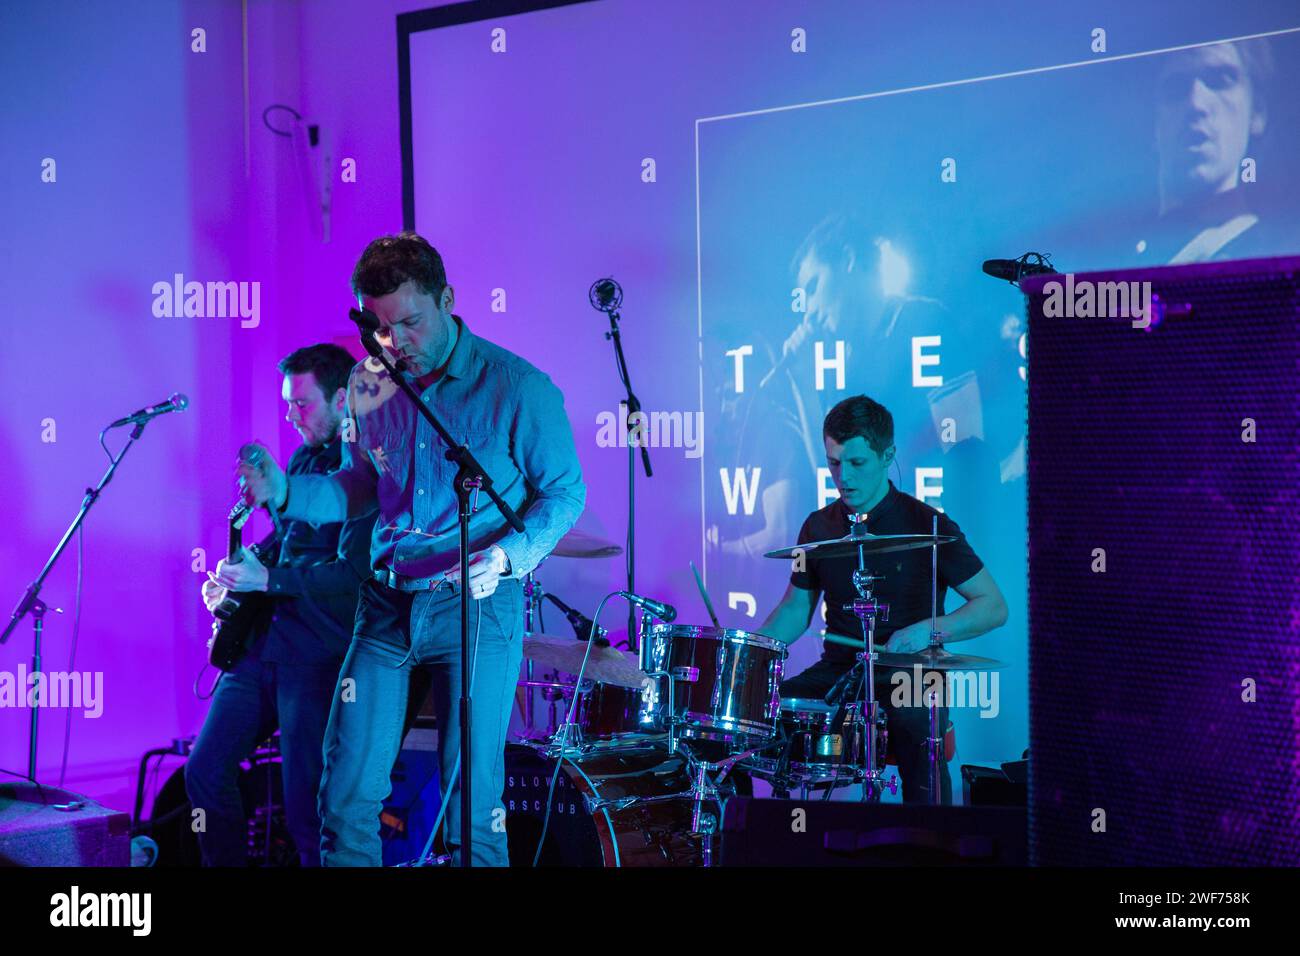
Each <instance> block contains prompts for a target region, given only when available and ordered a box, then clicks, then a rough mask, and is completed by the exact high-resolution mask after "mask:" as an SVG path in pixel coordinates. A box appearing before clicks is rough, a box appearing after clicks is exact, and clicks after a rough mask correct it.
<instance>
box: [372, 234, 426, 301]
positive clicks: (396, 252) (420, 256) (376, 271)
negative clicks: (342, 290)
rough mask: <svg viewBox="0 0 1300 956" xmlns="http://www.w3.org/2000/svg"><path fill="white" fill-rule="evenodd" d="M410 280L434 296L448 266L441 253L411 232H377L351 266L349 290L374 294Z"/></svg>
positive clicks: (374, 296) (387, 291) (390, 289)
mask: <svg viewBox="0 0 1300 956" xmlns="http://www.w3.org/2000/svg"><path fill="white" fill-rule="evenodd" d="M408 281H413V282H415V284H416V286H418V287H419V289H420V291H421V292H424V293H426V294H427V295H431V296H434V297H435V298H436V297H438V296H440V295H442V290H443V289H445V288H446V287H447V270H446V269H445V268H444V267H443V264H442V256H440V255H438V250H437V249H435V248H433V246H431V245H429V240H427V239H425V238H424V237H423V236H420V235H416V234H415V233H414V232H401V233H398V234H397V235H395V236H380V237H379V238H378V239H375V240H374V241H372V242H371V243H370V245H368V246H366V248H365V251H364V252H362V253H361V258H360V259H358V260H357V266H356V268H355V269H353V270H352V292H353V294H354V295H366V296H370V297H372V298H377V297H378V296H381V295H388V294H389V293H390V292H396V291H397V288H398V286H400V285H402V283H404V282H408Z"/></svg>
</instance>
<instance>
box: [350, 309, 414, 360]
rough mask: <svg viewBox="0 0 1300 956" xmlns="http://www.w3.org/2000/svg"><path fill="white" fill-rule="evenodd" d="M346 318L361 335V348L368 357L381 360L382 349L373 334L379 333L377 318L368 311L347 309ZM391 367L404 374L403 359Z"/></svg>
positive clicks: (382, 355)
mask: <svg viewBox="0 0 1300 956" xmlns="http://www.w3.org/2000/svg"><path fill="white" fill-rule="evenodd" d="M348 318H350V319H351V320H352V321H353V323H354V324H355V325H356V327H357V332H359V333H360V335H361V347H362V348H364V349H365V350H366V353H367V354H368V355H371V356H373V357H374V358H377V359H382V358H383V357H384V347H383V346H382V345H380V344H379V340H378V339H377V338H375V333H376V332H378V331H379V316H377V315H375V313H373V312H371V311H370V310H369V309H348ZM393 367H394V368H395V369H397V370H398V371H399V372H405V371H406V361H405V359H400V358H399V359H397V360H396V361H394V362H393Z"/></svg>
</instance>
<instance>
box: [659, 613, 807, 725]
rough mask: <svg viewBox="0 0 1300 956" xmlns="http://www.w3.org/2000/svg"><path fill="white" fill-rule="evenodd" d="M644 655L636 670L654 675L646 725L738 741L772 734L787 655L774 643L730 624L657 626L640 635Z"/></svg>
mask: <svg viewBox="0 0 1300 956" xmlns="http://www.w3.org/2000/svg"><path fill="white" fill-rule="evenodd" d="M642 654H643V656H642V669H643V670H645V671H646V672H647V673H649V674H650V675H651V676H652V677H653V678H654V680H655V685H654V686H653V687H652V688H651V689H650V691H649V692H648V693H647V695H646V699H645V703H644V705H643V706H644V710H643V714H642V721H641V722H642V724H643V725H644V726H654V727H656V728H659V729H661V730H664V731H670V730H671V731H672V732H673V733H675V734H676V735H677V736H679V737H683V738H688V739H700V740H716V741H721V742H724V743H727V744H739V745H744V744H746V743H747V742H750V743H752V742H761V741H764V740H768V739H770V738H771V737H773V736H774V735H775V734H776V730H777V718H778V716H779V714H780V697H779V694H778V688H779V686H780V684H781V675H782V673H783V671H784V668H785V659H786V654H787V649H786V646H785V645H784V644H782V643H781V642H780V641H776V640H773V639H772V638H770V637H765V636H764V635H762V634H756V633H753V632H751V631H742V630H738V629H733V628H718V627H696V626H694V625H689V624H658V625H655V626H654V627H652V628H650V629H649V630H648V631H647V632H646V634H645V635H644V638H643V642H642ZM669 677H671V680H670V679H669Z"/></svg>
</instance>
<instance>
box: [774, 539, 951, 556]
mask: <svg viewBox="0 0 1300 956" xmlns="http://www.w3.org/2000/svg"><path fill="white" fill-rule="evenodd" d="M956 540H957V539H956V538H955V537H953V536H952V535H945V534H941V535H938V536H937V537H936V536H935V535H930V534H866V535H863V536H862V537H860V538H855V537H853V536H852V535H846V536H845V537H843V538H831V539H829V540H827V541H806V542H804V543H803V544H796V545H793V546H792V547H789V548H779V549H777V550H776V551H768V552H767V553H766V554H764V555H763V557H765V558H785V559H787V560H789V559H791V558H796V557H798V556H799V555H803V556H804V557H806V558H856V557H857V556H858V548H859V547H861V548H863V549H864V550H865V551H866V553H867V554H884V553H885V552H887V551H913V550H916V549H917V548H928V547H930V545H932V544H934V543H935V541H938V542H939V543H940V544H947V543H948V542H949V541H956Z"/></svg>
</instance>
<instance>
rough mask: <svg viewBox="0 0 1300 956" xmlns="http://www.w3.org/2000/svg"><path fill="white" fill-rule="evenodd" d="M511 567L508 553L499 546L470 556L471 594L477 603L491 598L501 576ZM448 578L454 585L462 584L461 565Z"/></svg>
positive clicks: (493, 546) (452, 570) (448, 574)
mask: <svg viewBox="0 0 1300 956" xmlns="http://www.w3.org/2000/svg"><path fill="white" fill-rule="evenodd" d="M509 567H510V561H509V559H508V558H506V553H505V551H503V550H502V549H501V547H500V546H499V545H495V544H494V545H492V547H490V548H488V549H487V550H486V551H475V552H474V553H473V554H471V555H470V556H469V594H470V597H472V598H474V600H476V601H481V600H482V599H483V598H485V597H491V596H492V594H493V593H495V592H496V589H497V585H498V584H500V583H501V575H503V574H505V573H506V571H507V570H508V569H509ZM446 578H447V580H448V581H450V582H451V583H452V584H459V583H460V563H459V562H457V564H456V566H455V567H454V568H452V569H451V570H450V571H448V572H447V574H446Z"/></svg>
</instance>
